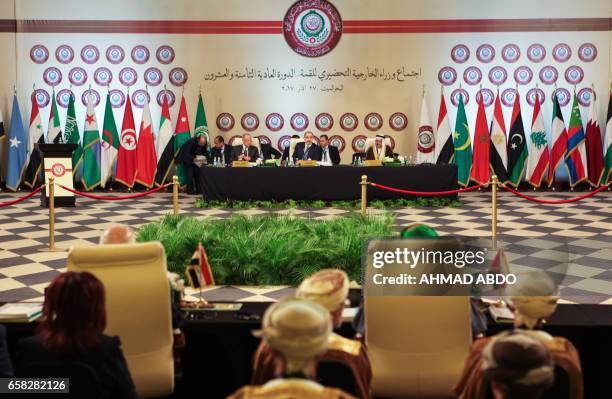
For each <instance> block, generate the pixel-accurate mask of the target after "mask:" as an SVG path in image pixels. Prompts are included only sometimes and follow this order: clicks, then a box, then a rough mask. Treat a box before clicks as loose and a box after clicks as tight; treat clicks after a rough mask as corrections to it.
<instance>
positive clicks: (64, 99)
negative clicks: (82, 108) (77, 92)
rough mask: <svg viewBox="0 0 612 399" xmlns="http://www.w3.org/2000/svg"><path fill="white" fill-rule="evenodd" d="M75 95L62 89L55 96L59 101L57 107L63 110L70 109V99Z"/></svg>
mask: <svg viewBox="0 0 612 399" xmlns="http://www.w3.org/2000/svg"><path fill="white" fill-rule="evenodd" d="M73 95H74V93H73V92H72V90H69V89H62V90H60V91H58V92H57V94H56V95H55V99H56V100H57V105H59V106H60V107H62V108H67V107H68V102H70V97H71V96H73Z"/></svg>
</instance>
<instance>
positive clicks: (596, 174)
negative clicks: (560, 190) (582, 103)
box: [586, 91, 603, 187]
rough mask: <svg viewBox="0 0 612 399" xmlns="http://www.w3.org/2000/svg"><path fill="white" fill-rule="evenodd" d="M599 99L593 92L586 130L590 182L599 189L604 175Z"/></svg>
mask: <svg viewBox="0 0 612 399" xmlns="http://www.w3.org/2000/svg"><path fill="white" fill-rule="evenodd" d="M596 100H597V98H596V97H595V91H592V92H591V106H590V107H589V121H588V122H587V128H586V155H587V170H588V174H589V177H588V182H589V184H590V185H591V186H593V187H597V186H599V184H600V183H601V176H602V175H603V151H602V148H601V130H600V129H599V120H598V115H597V102H596Z"/></svg>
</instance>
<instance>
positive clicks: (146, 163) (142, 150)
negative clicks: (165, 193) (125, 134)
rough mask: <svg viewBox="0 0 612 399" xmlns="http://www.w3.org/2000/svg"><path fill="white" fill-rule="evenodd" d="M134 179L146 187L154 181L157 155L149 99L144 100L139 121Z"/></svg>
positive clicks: (151, 185) (150, 185)
mask: <svg viewBox="0 0 612 399" xmlns="http://www.w3.org/2000/svg"><path fill="white" fill-rule="evenodd" d="M136 163H137V167H136V170H137V171H138V172H137V173H136V181H137V182H138V183H140V184H142V185H143V186H145V187H147V188H151V187H153V182H154V181H155V168H156V166H157V156H156V155H155V137H154V136H153V123H152V122H151V110H150V109H149V101H147V102H145V104H144V109H143V110H142V121H141V122H140V133H139V134H138V144H137V145H136Z"/></svg>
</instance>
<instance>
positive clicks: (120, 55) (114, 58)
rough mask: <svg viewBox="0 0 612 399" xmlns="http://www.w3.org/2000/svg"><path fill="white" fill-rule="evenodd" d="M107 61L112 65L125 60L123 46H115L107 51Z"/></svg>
mask: <svg viewBox="0 0 612 399" xmlns="http://www.w3.org/2000/svg"><path fill="white" fill-rule="evenodd" d="M106 59H107V60H108V62H110V63H111V64H120V63H121V62H122V61H123V60H124V59H125V51H123V48H121V46H117V45H116V44H113V45H112V46H109V47H108V48H107V49H106Z"/></svg>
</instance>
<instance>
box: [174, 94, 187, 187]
mask: <svg viewBox="0 0 612 399" xmlns="http://www.w3.org/2000/svg"><path fill="white" fill-rule="evenodd" d="M189 138H190V133H189V118H188V116H187V105H186V104H185V96H182V98H181V107H180V108H179V114H178V120H177V121H176V128H175V129H174V156H176V155H177V154H178V152H179V150H180V149H181V147H182V146H183V144H185V142H186V141H187V140H189ZM176 174H177V176H178V178H179V183H180V185H181V186H182V185H185V184H186V182H185V171H184V170H183V165H182V164H181V163H180V162H179V163H177V164H176Z"/></svg>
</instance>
